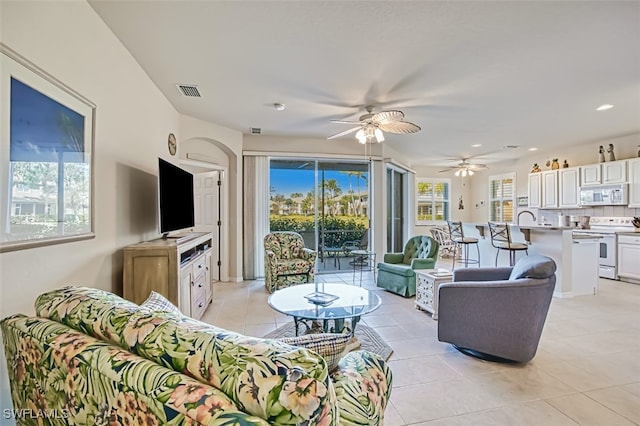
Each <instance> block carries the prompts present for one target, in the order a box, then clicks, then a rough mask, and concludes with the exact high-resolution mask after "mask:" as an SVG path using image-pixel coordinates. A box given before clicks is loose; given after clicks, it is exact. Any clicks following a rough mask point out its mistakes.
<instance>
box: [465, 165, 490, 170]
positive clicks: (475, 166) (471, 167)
mask: <svg viewBox="0 0 640 426" xmlns="http://www.w3.org/2000/svg"><path fill="white" fill-rule="evenodd" d="M465 167H466V168H468V169H472V170H484V169H486V168H487V166H486V165H485V164H466V165H465Z"/></svg>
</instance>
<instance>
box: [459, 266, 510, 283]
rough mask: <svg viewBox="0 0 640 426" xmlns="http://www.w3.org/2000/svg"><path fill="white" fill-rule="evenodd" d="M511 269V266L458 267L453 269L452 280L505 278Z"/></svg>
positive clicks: (495, 279)
mask: <svg viewBox="0 0 640 426" xmlns="http://www.w3.org/2000/svg"><path fill="white" fill-rule="evenodd" d="M511 269H513V268H509V267H502V268H459V269H456V270H454V271H453V281H454V282H458V281H498V280H507V279H509V275H511Z"/></svg>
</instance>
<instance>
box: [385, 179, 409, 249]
mask: <svg viewBox="0 0 640 426" xmlns="http://www.w3.org/2000/svg"><path fill="white" fill-rule="evenodd" d="M404 174H405V173H402V172H400V171H398V170H396V169H393V168H391V167H389V168H387V251H388V252H390V253H399V252H401V251H402V250H403V249H404V235H403V228H404V205H405V203H404V185H403V180H404Z"/></svg>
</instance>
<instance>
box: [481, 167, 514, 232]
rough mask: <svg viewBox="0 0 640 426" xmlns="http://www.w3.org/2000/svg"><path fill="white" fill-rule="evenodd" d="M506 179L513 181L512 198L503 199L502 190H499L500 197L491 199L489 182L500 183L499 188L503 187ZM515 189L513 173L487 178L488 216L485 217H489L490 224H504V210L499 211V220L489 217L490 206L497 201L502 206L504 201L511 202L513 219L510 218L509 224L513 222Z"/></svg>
mask: <svg viewBox="0 0 640 426" xmlns="http://www.w3.org/2000/svg"><path fill="white" fill-rule="evenodd" d="M507 179H511V180H512V181H513V192H512V196H511V197H504V196H503V193H504V191H502V188H501V190H500V196H499V197H497V198H492V193H491V182H494V181H500V186H501V187H502V185H504V181H505V180H507ZM516 188H517V183H516V174H515V173H514V172H511V173H503V174H500V175H494V176H489V186H488V192H489V196H488V197H487V198H488V199H489V203H488V204H487V209H488V210H489V211H488V215H487V217H489V221H490V222H505V220H504V210H503V209H500V217H499V218H495V217H492V216H491V205H492V204H493V202H494V201H499V202H500V204H501V205H502V204H503V203H504V201H509V200H511V202H512V205H513V212H514V217H513V218H511V222H513V220H514V219H515V210H516V206H517V204H516V202H517V200H516V198H517V197H516Z"/></svg>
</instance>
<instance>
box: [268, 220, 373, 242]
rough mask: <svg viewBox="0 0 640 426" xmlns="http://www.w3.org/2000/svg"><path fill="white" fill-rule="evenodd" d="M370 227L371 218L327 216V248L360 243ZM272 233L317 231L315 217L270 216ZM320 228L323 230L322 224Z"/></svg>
mask: <svg viewBox="0 0 640 426" xmlns="http://www.w3.org/2000/svg"><path fill="white" fill-rule="evenodd" d="M368 225H369V218H367V217H355V216H326V217H325V218H324V230H325V231H329V232H325V239H324V244H323V245H324V246H325V247H342V245H343V244H344V243H345V242H347V241H359V240H360V239H361V238H362V237H363V235H364V234H365V232H366V230H367V227H368ZM269 226H270V229H271V231H294V232H304V231H313V230H314V229H315V220H314V217H313V216H303V215H289V216H278V215H270V216H269ZM318 228H319V229H320V230H322V224H321V222H318Z"/></svg>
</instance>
